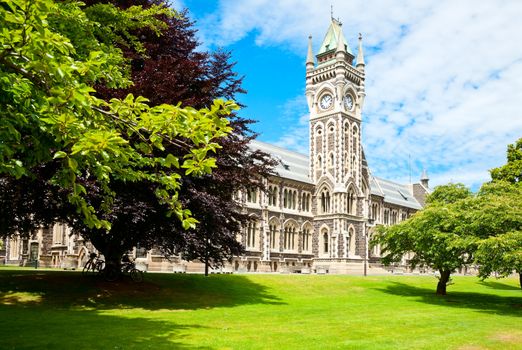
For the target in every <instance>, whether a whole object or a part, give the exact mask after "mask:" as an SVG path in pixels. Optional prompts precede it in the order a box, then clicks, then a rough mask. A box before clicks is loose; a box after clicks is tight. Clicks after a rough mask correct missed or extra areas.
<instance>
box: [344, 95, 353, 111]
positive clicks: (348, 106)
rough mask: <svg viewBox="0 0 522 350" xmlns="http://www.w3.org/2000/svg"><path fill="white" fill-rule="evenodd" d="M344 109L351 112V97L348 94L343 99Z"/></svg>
mask: <svg viewBox="0 0 522 350" xmlns="http://www.w3.org/2000/svg"><path fill="white" fill-rule="evenodd" d="M343 102H344V108H346V109H347V110H349V111H351V110H352V109H353V97H352V95H350V94H346V95H345V96H344V99H343Z"/></svg>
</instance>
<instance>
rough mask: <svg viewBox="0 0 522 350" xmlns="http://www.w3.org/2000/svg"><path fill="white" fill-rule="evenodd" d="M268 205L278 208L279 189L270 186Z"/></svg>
mask: <svg viewBox="0 0 522 350" xmlns="http://www.w3.org/2000/svg"><path fill="white" fill-rule="evenodd" d="M268 205H271V206H274V207H275V206H277V187H276V186H269V187H268Z"/></svg>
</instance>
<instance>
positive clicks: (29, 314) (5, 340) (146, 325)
mask: <svg viewBox="0 0 522 350" xmlns="http://www.w3.org/2000/svg"><path fill="white" fill-rule="evenodd" d="M0 317H1V318H2V319H3V320H4V322H2V323H3V325H2V328H1V331H0V334H1V336H0V337H1V339H2V341H1V343H2V345H1V348H2V349H6V350H7V349H17V350H18V349H75V350H82V349H140V350H143V349H180V350H189V349H190V350H210V349H212V348H210V347H202V346H196V345H188V344H184V343H183V341H184V338H185V335H184V334H185V333H187V332H190V330H191V329H198V328H205V327H202V326H199V325H194V324H179V323H177V322H166V321H161V320H154V319H150V318H139V317H138V318H127V317H120V316H113V315H104V314H102V313H99V312H98V311H96V310H64V309H52V308H44V307H42V306H41V305H38V306H37V305H32V307H20V305H2V304H0Z"/></svg>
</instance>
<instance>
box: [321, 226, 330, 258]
mask: <svg viewBox="0 0 522 350" xmlns="http://www.w3.org/2000/svg"><path fill="white" fill-rule="evenodd" d="M322 236H323V253H324V254H328V248H329V245H328V243H329V237H328V232H327V231H326V230H323V233H322Z"/></svg>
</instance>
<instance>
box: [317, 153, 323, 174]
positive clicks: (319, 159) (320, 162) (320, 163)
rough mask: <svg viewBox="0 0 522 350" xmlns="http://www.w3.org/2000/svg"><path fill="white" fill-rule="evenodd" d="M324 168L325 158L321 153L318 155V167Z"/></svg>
mask: <svg viewBox="0 0 522 350" xmlns="http://www.w3.org/2000/svg"><path fill="white" fill-rule="evenodd" d="M322 168H323V159H322V158H321V155H320V154H318V155H317V169H318V170H321V169H322Z"/></svg>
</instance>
